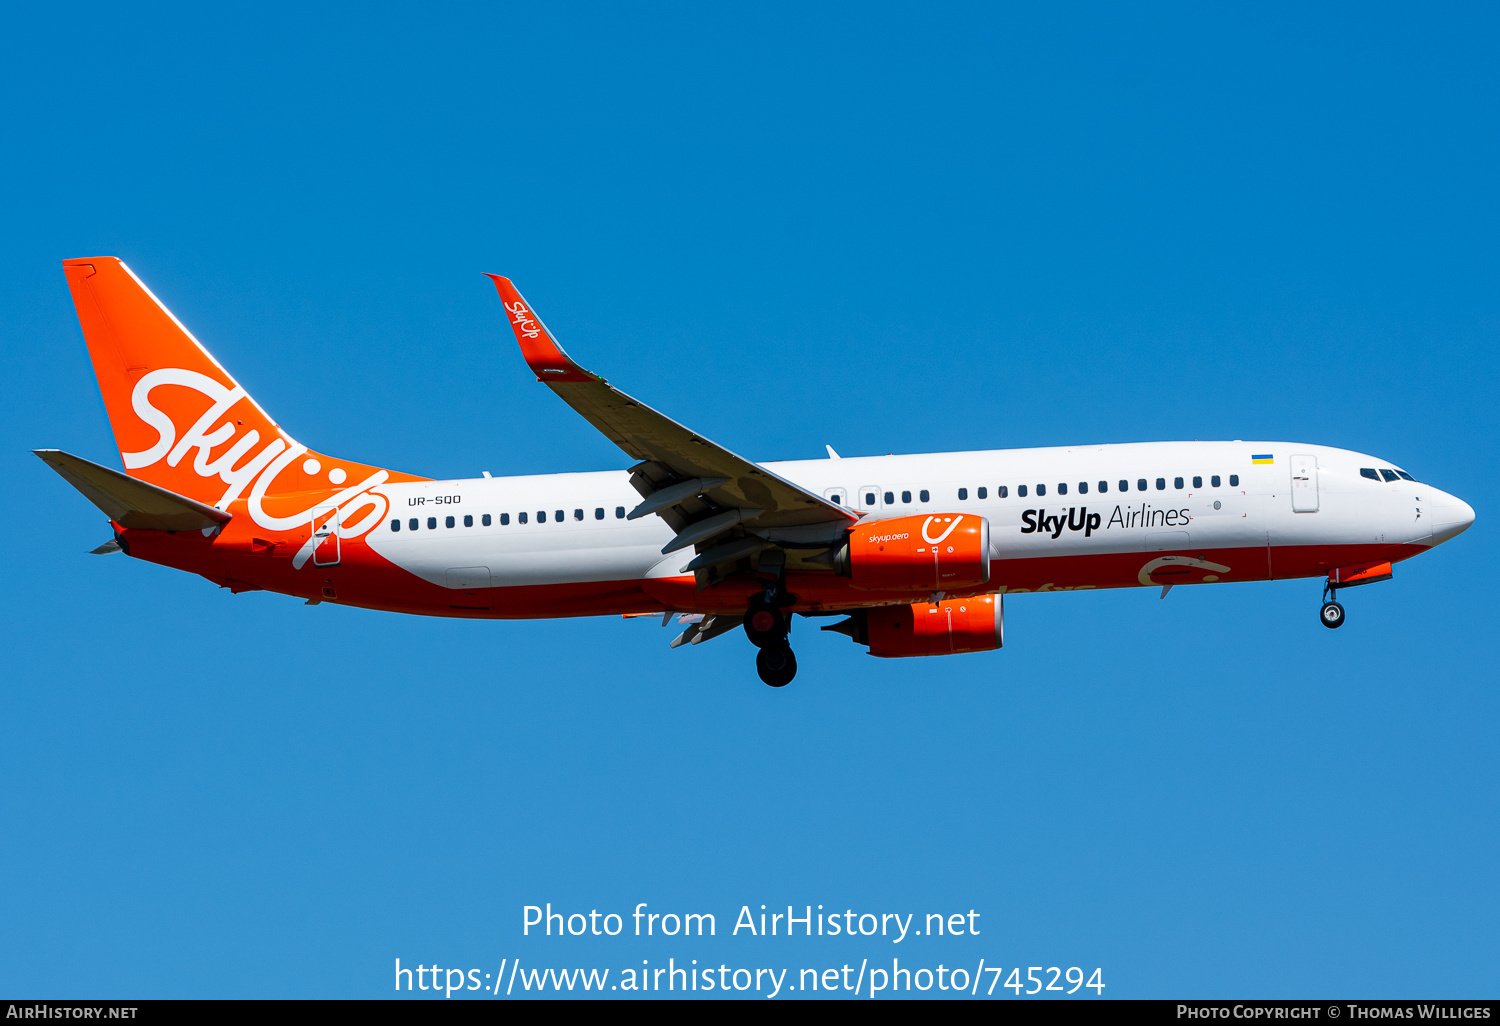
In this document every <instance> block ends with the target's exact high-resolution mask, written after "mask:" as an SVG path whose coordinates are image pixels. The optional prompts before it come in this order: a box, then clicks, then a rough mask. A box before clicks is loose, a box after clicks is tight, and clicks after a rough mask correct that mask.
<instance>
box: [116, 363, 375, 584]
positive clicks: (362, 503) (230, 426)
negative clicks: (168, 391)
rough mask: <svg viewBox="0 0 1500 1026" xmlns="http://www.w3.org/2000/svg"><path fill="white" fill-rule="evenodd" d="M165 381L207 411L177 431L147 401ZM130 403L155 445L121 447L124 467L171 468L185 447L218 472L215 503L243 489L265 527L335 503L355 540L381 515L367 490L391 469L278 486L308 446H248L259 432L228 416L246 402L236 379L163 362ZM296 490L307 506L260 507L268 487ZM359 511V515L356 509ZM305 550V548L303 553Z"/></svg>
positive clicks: (203, 472) (281, 526) (292, 524)
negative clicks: (286, 509) (278, 510)
mask: <svg viewBox="0 0 1500 1026" xmlns="http://www.w3.org/2000/svg"><path fill="white" fill-rule="evenodd" d="M168 386H175V387H177V388H184V389H188V390H190V391H192V392H196V393H198V394H199V395H200V396H202V397H204V398H206V399H207V400H208V401H209V407H208V409H207V410H205V411H204V412H203V413H202V414H201V415H200V416H198V417H197V418H196V419H195V420H194V421H193V424H192V426H191V427H189V428H188V429H187V430H186V431H185V432H183V433H182V434H181V436H180V437H179V435H178V429H177V421H176V420H175V419H174V418H173V417H172V415H171V414H170V413H167V412H166V411H165V410H163V409H161V408H160V407H159V406H157V405H154V404H153V396H152V392H153V391H155V390H157V389H160V388H164V387H168ZM130 401H131V407H132V408H133V409H134V410H135V413H136V416H138V417H140V419H141V420H142V421H143V422H144V423H146V424H149V425H150V426H151V427H152V428H154V429H155V430H156V443H155V444H154V445H152V446H150V447H149V448H146V449H143V450H141V451H140V452H124V453H121V454H120V457H121V459H122V460H123V461H124V463H125V469H127V470H139V469H142V468H145V467H150V466H152V465H154V464H156V463H158V462H160V461H161V460H166V461H167V465H168V466H172V467H175V466H177V465H178V464H180V463H181V462H182V460H183V459H185V458H186V457H187V455H188V454H189V453H193V454H194V455H193V458H192V463H191V466H192V468H193V472H194V473H196V474H197V475H198V476H199V477H202V478H214V477H217V478H218V479H219V480H220V481H222V482H223V483H224V485H225V490H224V493H223V495H221V496H220V497H219V500H218V501H217V502H215V503H214V506H215V507H216V508H218V509H228V508H229V505H230V503H233V502H236V501H238V500H239V499H240V498H241V497H242V496H244V493H245V490H246V489H247V488H248V489H249V493H250V494H249V495H248V496H247V497H245V505H246V507H247V509H248V510H249V513H250V519H251V520H253V521H255V523H256V524H257V525H258V526H260V527H263V528H265V529H266V530H269V531H286V530H290V529H293V528H297V527H301V526H302V525H304V524H310V523H312V519H313V512H314V510H316V509H327V508H328V507H337V508H338V518H337V524H338V527H337V529H338V533H339V536H340V537H342V538H354V537H358V536H359V535H362V534H364V533H365V532H367V531H369V530H370V529H371V528H372V527H374V526H375V525H376V524H377V523H379V522H380V521H381V520H382V519H383V518H384V517H385V512H386V508H387V503H386V499H385V497H384V496H383V495H380V494H379V493H378V492H373V491H369V489H372V488H374V487H375V486H377V485H380V484H383V483H385V481H386V480H388V479H389V478H390V474H389V473H388V472H387V471H384V470H377V471H376V472H375V473H373V474H371V475H370V476H369V477H367V478H365V479H364V480H363V481H360V482H359V483H358V484H354V485H351V486H350V487H348V488H344V489H342V490H341V491H338V492H336V493H335V494H333V495H331V496H330V495H327V494H326V492H324V491H322V490H321V488H322V487H326V486H322V482H319V481H313V482H305V481H297V482H295V483H291V484H290V485H289V484H288V483H285V482H283V483H282V484H281V485H280V486H278V484H277V478H278V477H280V476H281V473H282V472H283V471H284V470H286V469H287V468H288V467H290V466H291V465H292V464H293V463H295V462H297V460H299V459H301V458H302V457H303V456H305V455H306V454H307V452H308V449H307V446H305V445H298V444H296V443H295V442H293V443H291V444H290V445H289V444H287V441H286V440H285V439H282V438H271V439H268V440H267V441H266V444H265V445H263V446H261V448H260V450H259V451H258V452H256V451H254V450H255V447H256V446H257V445H258V444H259V443H260V441H261V436H260V432H259V431H257V430H256V429H255V428H250V429H249V430H248V431H243V432H241V430H240V428H241V422H240V421H238V420H232V419H230V413H231V411H232V410H233V409H234V408H235V406H237V405H238V404H240V403H242V402H248V401H249V398H248V396H246V394H245V390H244V389H243V388H241V387H239V386H238V385H236V386H235V387H233V388H230V387H226V386H225V385H221V384H220V383H219V382H217V381H215V380H213V379H212V378H210V377H208V376H206V375H203V374H199V373H198V372H197V371H190V370H184V369H183V368H180V367H162V368H159V369H157V370H154V371H150V372H149V373H147V374H145V375H143V376H142V377H141V379H140V380H139V381H137V382H136V383H135V388H134V389H133V390H132V392H131V395H130ZM173 405H175V406H177V407H178V408H179V410H182V409H184V408H185V407H186V406H187V405H188V404H186V403H183V402H174V403H173ZM189 415H190V414H189ZM184 419H186V418H185V417H184ZM224 445H228V446H229V447H228V448H227V449H223V450H221V451H220V453H219V455H218V456H217V457H215V456H214V455H213V450H214V449H215V448H218V447H219V446H224ZM321 469H322V467H321V465H320V463H319V461H318V460H316V459H311V458H309V459H305V460H303V462H302V467H301V470H302V473H303V474H304V475H313V474H317V473H318V472H319V471H321ZM327 477H328V481H329V483H330V484H332V485H335V486H337V485H339V484H342V483H343V482H344V480H345V478H346V474H345V472H344V470H343V469H342V468H339V467H334V468H331V469H330V470H329V471H328V474H327ZM314 489H319V490H317V491H314ZM299 492H301V493H307V494H308V498H307V500H306V501H307V503H308V505H307V508H306V509H300V510H295V511H293V512H292V513H291V514H290V515H283V516H277V515H274V514H272V513H270V512H268V511H267V510H266V509H265V508H264V507H263V503H264V501H265V499H266V497H267V493H271V494H283V495H285V494H291V493H299ZM361 513H363V515H358V514H361ZM311 551H312V550H311V548H309V549H308V553H309V554H310V553H311ZM305 558H306V556H305V555H302V554H299V558H298V561H297V565H298V566H299V567H300V566H301V565H302V563H301V561H302V560H304V559H305Z"/></svg>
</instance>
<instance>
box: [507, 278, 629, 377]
mask: <svg viewBox="0 0 1500 1026" xmlns="http://www.w3.org/2000/svg"><path fill="white" fill-rule="evenodd" d="M485 277H486V278H489V279H490V280H491V281H493V282H494V283H495V291H497V292H499V293H500V302H501V304H502V305H503V306H504V307H505V312H506V314H507V315H508V316H509V317H510V326H511V328H512V329H513V330H514V331H515V333H516V341H517V342H519V343H521V355H522V356H524V357H525V358H526V365H527V366H528V367H530V368H531V372H532V373H533V374H535V375H536V379H537V380H538V381H545V382H548V383H551V382H554V381H572V382H588V381H603V380H604V379H603V378H601V377H599V376H598V375H597V374H590V373H589V372H588V371H586V370H584V369H583V368H582V367H580V366H578V364H576V363H574V362H573V359H572V357H570V356H569V355H568V354H567V353H565V352H563V348H562V346H560V345H558V344H557V339H555V338H553V337H552V332H550V331H548V330H547V326H546V325H545V324H543V323H542V319H541V318H540V317H538V316H537V315H536V312H535V311H534V310H532V309H531V306H530V305H529V304H528V303H527V302H526V300H524V299H522V298H521V293H519V292H517V291H516V286H515V285H514V284H513V283H512V282H511V280H510V279H509V278H505V277H502V276H500V275H498V274H486V275H485Z"/></svg>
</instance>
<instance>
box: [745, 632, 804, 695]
mask: <svg viewBox="0 0 1500 1026" xmlns="http://www.w3.org/2000/svg"><path fill="white" fill-rule="evenodd" d="M755 669H756V672H758V673H759V674H760V679H761V680H763V681H765V682H766V683H767V684H769V685H771V687H773V688H784V687H786V686H787V685H788V684H790V683H791V682H792V678H793V677H795V676H797V657H796V656H794V655H792V650H791V648H789V647H788V646H787V645H786V644H784V643H783V644H780V645H772V646H769V647H767V648H763V649H761V650H760V651H759V652H757V653H755Z"/></svg>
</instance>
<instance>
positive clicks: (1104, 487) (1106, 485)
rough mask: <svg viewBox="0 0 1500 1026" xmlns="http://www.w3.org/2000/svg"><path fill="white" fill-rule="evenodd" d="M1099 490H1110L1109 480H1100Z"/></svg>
mask: <svg viewBox="0 0 1500 1026" xmlns="http://www.w3.org/2000/svg"><path fill="white" fill-rule="evenodd" d="M1099 491H1101V492H1107V491H1109V482H1108V481H1100V482H1099Z"/></svg>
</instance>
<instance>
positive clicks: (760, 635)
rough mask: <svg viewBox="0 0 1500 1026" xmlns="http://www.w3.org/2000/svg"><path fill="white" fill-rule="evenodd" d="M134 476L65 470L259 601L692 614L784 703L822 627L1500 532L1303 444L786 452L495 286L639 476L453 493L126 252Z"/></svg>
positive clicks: (109, 374) (58, 457) (888, 621)
mask: <svg viewBox="0 0 1500 1026" xmlns="http://www.w3.org/2000/svg"><path fill="white" fill-rule="evenodd" d="M63 269H64V272H65V274H66V277H67V281H68V287H69V289H70V291H71V292H72V296H73V302H74V305H75V307H76V308H77V312H78V319H79V322H80V324H81V326H82V329H83V337H84V341H85V343H86V345H87V347H88V351H89V356H90V359H91V361H92V363H93V367H94V372H95V375H96V376H97V378H98V381H99V387H100V390H101V392H102V393H103V397H104V404H105V408H106V412H107V414H108V417H109V422H110V426H111V428H112V430H113V432H114V436H115V443H116V446H117V448H118V451H119V457H120V461H121V464H122V465H123V468H124V471H123V472H121V471H120V470H116V469H113V468H112V467H107V466H104V465H101V464H99V463H94V462H91V461H89V460H85V459H83V458H81V457H78V456H74V455H70V454H68V453H65V452H62V451H60V450H56V449H38V450H34V452H35V453H36V455H37V456H39V457H41V459H42V460H43V461H44V462H45V463H47V464H48V465H49V466H50V467H52V468H53V469H54V470H55V471H57V473H58V474H60V475H61V476H62V477H63V478H64V479H65V480H66V481H67V482H68V483H69V484H71V485H73V486H74V487H75V488H76V489H77V490H78V491H80V492H82V493H83V495H84V496H85V497H86V498H87V499H89V500H90V501H91V502H93V503H94V505H95V506H97V507H98V508H99V509H100V510H101V511H102V512H103V513H104V514H105V516H106V517H108V518H109V521H110V524H111V527H112V530H113V537H112V538H111V540H110V541H108V542H106V543H104V544H103V545H101V546H99V547H98V548H97V549H94V550H93V551H94V552H96V553H101V554H102V553H108V552H116V551H119V552H125V553H127V554H128V555H130V556H133V557H135V558H137V559H144V560H147V561H149V562H152V563H159V564H162V565H164V566H170V567H176V568H178V569H181V570H186V571H189V572H191V573H196V574H199V575H201V576H203V577H205V578H207V579H208V580H210V581H212V582H213V583H215V584H218V585H219V586H221V587H224V588H228V589H229V590H230V591H231V592H232V593H235V594H238V593H240V592H246V591H257V590H265V591H271V592H277V593H281V594H285V595H291V596H296V597H299V598H302V599H305V600H306V602H307V604H308V605H317V604H319V603H323V602H331V603H341V604H344V605H350V606H359V607H363V608H367V609H380V610H388V611H393V612H400V613H416V614H422V615H428V616H452V617H466V618H471V619H523V618H540V617H572V616H599V615H606V614H610V615H624V616H657V615H659V616H661V617H662V623H663V624H666V623H667V622H668V621H669V620H670V619H671V618H672V617H673V616H674V615H676V616H677V617H678V621H679V623H681V624H685V625H686V627H685V629H684V630H683V631H682V632H681V633H680V634H678V635H677V636H676V637H675V638H674V639H673V640H672V643H671V645H672V647H673V648H677V647H680V646H683V645H689V644H692V645H696V644H700V643H702V642H705V641H708V640H711V639H713V638H716V637H719V636H721V635H723V634H726V633H728V632H730V631H733V630H735V629H736V628H739V629H741V630H743V631H744V633H745V635H746V636H747V637H748V638H749V640H750V642H751V643H752V644H753V645H754V647H755V649H756V668H757V671H758V673H759V675H760V678H761V679H762V680H763V681H764V682H765V683H767V684H769V685H771V686H772V687H782V686H784V685H786V684H787V683H789V682H790V681H791V680H792V678H793V677H794V676H795V674H796V672H797V662H796V657H795V656H794V654H793V652H792V649H791V645H790V632H791V629H792V626H793V623H794V622H795V618H796V617H802V618H804V619H805V618H818V617H843V619H842V620H841V621H839V622H837V623H830V624H828V625H825V626H823V628H822V629H823V630H824V631H834V632H837V633H841V634H844V635H847V636H848V637H850V638H851V639H852V640H853V641H854V642H855V643H857V644H858V645H861V646H864V647H865V648H866V649H867V650H868V653H869V654H870V655H874V656H879V657H886V658H896V657H907V656H933V655H950V654H958V653H971V652H984V651H992V650H995V649H998V648H1000V647H1001V646H1002V645H1003V643H1004V625H1005V619H1004V616H1005V614H1004V600H1005V597H1006V596H1007V595H1016V594H1022V593H1036V592H1054V591H1089V590H1094V589H1099V588H1131V587H1134V588H1160V589H1161V597H1162V598H1165V597H1166V596H1167V593H1168V592H1170V591H1171V589H1172V588H1173V587H1176V586H1178V585H1189V584H1224V583H1230V582H1235V581H1267V580H1284V579H1295V578H1320V577H1321V578H1324V586H1323V604H1322V606H1321V608H1320V610H1319V620H1320V622H1321V623H1322V624H1323V625H1324V626H1326V627H1330V628H1336V627H1339V626H1341V625H1342V624H1343V623H1344V619H1345V611H1344V607H1343V606H1342V604H1340V603H1339V602H1338V595H1339V593H1340V592H1341V591H1342V590H1344V589H1346V588H1350V587H1355V586H1361V585H1366V584H1373V583H1376V582H1378V581H1385V580H1389V579H1390V578H1391V577H1392V574H1393V571H1392V568H1393V566H1394V564H1396V563H1398V562H1400V561H1402V560H1405V559H1410V558H1411V557H1413V556H1415V555H1418V554H1420V553H1423V552H1426V551H1427V550H1429V549H1431V548H1433V547H1434V546H1436V545H1439V544H1441V543H1443V542H1445V541H1447V540H1449V539H1451V538H1453V537H1455V536H1457V535H1458V534H1460V533H1462V532H1463V531H1464V530H1466V529H1467V528H1468V527H1469V526H1470V525H1471V524H1472V523H1473V522H1474V510H1473V509H1472V508H1471V507H1470V506H1469V505H1468V504H1467V503H1465V502H1464V501H1463V500H1461V499H1458V498H1456V497H1455V496H1452V495H1449V494H1447V493H1446V492H1442V491H1439V490H1438V489H1437V488H1434V487H1432V486H1430V485H1427V484H1425V483H1422V482H1420V481H1418V480H1417V478H1416V477H1414V476H1413V475H1412V474H1409V473H1407V472H1406V471H1405V470H1403V469H1402V468H1401V467H1399V466H1397V465H1396V464H1394V463H1392V462H1391V461H1389V460H1384V459H1380V458H1377V457H1374V456H1368V455H1364V454H1362V453H1357V452H1351V451H1348V450H1344V449H1336V448H1331V447H1329V446H1323V445H1311V444H1305V443H1300V442H1297V443H1293V442H1262V441H1256V442H1244V441H1231V442H1143V443H1132V444H1108V445H1103V444H1101V445H1071V446H1060V447H1052V448H1032V449H998V450H989V451H982V452H950V453H928V454H915V455H890V456H866V457H850V458H840V457H839V456H838V454H837V453H836V452H834V450H833V448H832V447H831V446H829V447H828V458H826V459H815V460H792V461H785V462H771V463H757V462H753V461H751V460H748V459H746V458H744V457H742V456H739V455H736V454H735V453H733V452H731V451H729V450H728V449H726V448H724V447H723V446H721V445H718V444H717V443H715V442H712V441H710V440H709V439H707V438H705V437H703V436H702V435H700V434H698V433H697V432H694V431H692V430H691V429H689V428H687V427H684V426H683V425H681V424H678V423H677V422H676V421H673V420H671V419H670V418H668V417H667V416H665V415H663V414H661V413H658V412H657V411H656V410H654V409H652V408H651V407H649V406H647V405H645V404H644V403H642V402H640V401H639V400H637V399H634V398H632V397H631V396H629V395H626V394H625V393H624V392H621V391H619V390H618V389H616V388H615V387H613V386H612V385H610V384H609V383H608V382H606V381H605V379H604V378H601V377H599V376H598V375H596V374H592V373H590V372H589V371H586V370H584V369H583V368H582V367H580V366H579V365H578V364H577V363H575V362H574V361H573V359H572V358H571V357H569V356H568V354H567V353H566V352H564V351H563V349H562V347H561V346H560V345H558V343H557V341H556V339H555V338H554V336H553V335H552V333H551V332H550V331H548V330H547V328H546V326H545V325H544V324H543V323H542V321H541V319H540V318H539V317H538V316H537V314H536V312H535V311H534V310H533V309H532V308H531V306H530V305H529V304H528V303H527V302H526V300H525V299H523V298H522V297H521V294H520V293H519V292H518V291H517V290H516V287H515V285H514V284H513V283H512V282H511V281H510V280H509V279H508V278H504V277H501V276H499V275H489V278H490V279H491V281H492V282H493V283H494V286H495V289H496V291H497V294H498V296H499V298H500V302H501V306H502V308H503V310H504V312H505V316H506V320H507V321H508V323H509V324H510V327H511V329H512V331H513V332H514V334H515V338H516V341H517V343H518V344H519V346H520V349H521V353H522V356H523V357H524V358H525V360H526V363H527V365H528V366H529V367H530V369H531V371H532V372H533V373H534V374H535V375H536V377H537V380H538V381H540V382H542V383H543V384H545V385H546V386H547V387H548V388H550V389H552V391H553V392H555V393H556V394H557V395H558V397H560V398H561V399H562V400H563V401H564V402H565V403H567V404H568V405H569V406H571V407H572V408H573V409H574V410H575V411H577V412H578V413H579V414H581V415H582V416H583V417H584V419H585V420H587V421H588V422H589V423H590V424H593V425H594V426H595V427H596V428H598V429H599V430H600V431H602V432H603V433H604V435H605V436H606V437H607V438H609V440H610V441H612V442H614V443H615V444H616V445H617V446H619V448H620V449H621V450H622V451H623V452H624V453H625V455H626V456H628V457H629V458H630V460H631V461H632V462H631V465H630V466H629V467H627V468H626V469H623V470H611V471H599V472H588V473H566V474H543V475H531V476H524V477H491V476H490V475H489V474H488V472H486V473H485V475H484V476H483V477H480V478H464V479H459V480H449V481H436V480H431V479H428V478H425V477H420V476H417V475H415V474H406V473H401V472H398V471H394V470H389V469H386V468H383V467H378V466H374V465H371V464H365V463H359V462H355V461H353V460H346V459H339V458H335V457H332V456H328V455H325V454H323V453H320V452H316V451H314V450H312V449H309V448H308V447H307V446H305V445H303V444H301V443H299V442H297V441H296V440H295V439H293V438H292V437H291V435H290V434H288V433H287V432H286V431H285V430H284V429H283V428H282V427H281V426H280V425H278V424H277V423H276V421H274V420H273V419H272V418H271V416H270V415H269V414H268V413H266V411H265V410H263V409H262V408H261V407H260V405H259V404H257V403H256V401H255V400H254V399H253V398H251V397H250V396H249V395H248V394H247V393H246V392H245V389H244V388H243V387H241V386H240V385H239V384H238V383H237V382H236V381H235V380H234V378H233V377H232V376H231V375H230V374H229V372H228V371H227V370H225V369H224V368H223V367H222V366H221V365H220V364H219V363H218V362H217V361H216V360H214V358H213V357H212V356H210V355H209V353H208V351H207V350H206V349H205V348H204V347H203V346H202V345H201V344H200V343H199V342H198V340H197V339H196V338H194V337H193V335H192V334H191V333H190V332H189V331H188V329H187V328H186V327H184V326H183V325H182V323H181V322H180V321H178V320H177V318H176V317H174V316H173V315H172V314H171V312H170V311H168V310H167V308H166V307H165V306H164V305H163V304H162V303H161V302H160V301H159V300H158V299H157V298H156V297H155V296H154V295H153V294H152V293H151V291H150V290H149V289H147V288H146V286H145V285H144V284H143V283H142V282H141V280H140V279H139V278H137V277H136V275H135V274H134V273H133V272H132V271H131V270H130V268H128V267H127V266H126V265H125V264H124V263H123V262H122V261H120V260H119V259H117V258H115V257H89V258H86V259H78V260H66V261H64V262H63Z"/></svg>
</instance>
